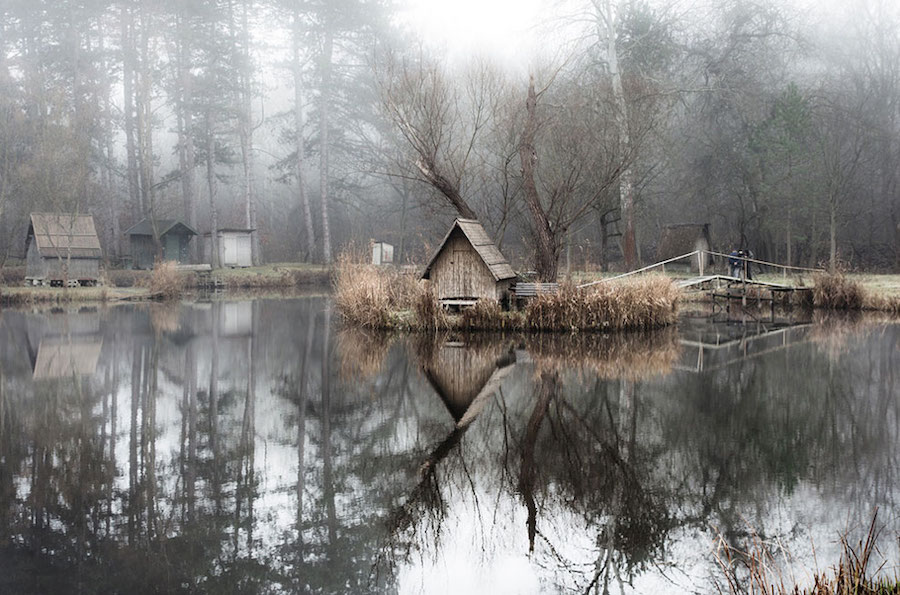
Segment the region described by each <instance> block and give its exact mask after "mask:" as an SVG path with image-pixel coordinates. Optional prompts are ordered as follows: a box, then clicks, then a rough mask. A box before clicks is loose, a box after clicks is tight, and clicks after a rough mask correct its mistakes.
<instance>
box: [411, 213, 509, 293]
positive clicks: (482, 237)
mask: <svg viewBox="0 0 900 595" xmlns="http://www.w3.org/2000/svg"><path fill="white" fill-rule="evenodd" d="M457 228H459V230H460V231H462V233H463V234H464V235H465V236H466V239H467V240H469V243H470V244H472V247H473V248H475V252H477V253H478V256H480V257H481V260H482V261H483V262H484V264H485V266H487V268H488V270H489V271H490V272H491V275H493V277H494V281H503V280H504V279H514V278H515V276H516V272H515V271H514V270H513V268H512V267H511V266H510V265H509V261H508V260H506V257H505V256H503V254H501V253H500V250H498V249H497V246H496V245H495V244H494V242H493V241H492V240H491V238H490V236H489V235H488V234H487V232H486V231H484V227H482V226H481V223H479V222H478V221H476V220H475V219H457V220H456V221H454V222H453V225H452V226H450V231H448V232H447V235H445V236H444V239H443V240H441V243H440V244H439V245H438V247H437V250H435V251H434V254H433V255H432V257H431V258H430V259H429V261H428V264H427V265H426V266H425V270H424V271H423V272H422V279H428V278H429V277H430V276H431V267H432V265H434V261H435V259H437V257H438V254H440V253H441V250H443V249H444V246H445V245H446V244H447V240H449V239H450V236H451V235H453V231H454V230H455V229H457Z"/></svg>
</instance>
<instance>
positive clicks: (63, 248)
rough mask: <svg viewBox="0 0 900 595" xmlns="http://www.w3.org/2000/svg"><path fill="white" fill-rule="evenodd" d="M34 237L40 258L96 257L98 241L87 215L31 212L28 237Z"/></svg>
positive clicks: (91, 221) (92, 219)
mask: <svg viewBox="0 0 900 595" xmlns="http://www.w3.org/2000/svg"><path fill="white" fill-rule="evenodd" d="M32 234H33V235H34V239H35V242H36V243H37V247H38V251H39V253H40V255H41V256H42V257H44V258H57V257H68V256H71V257H72V258H100V257H101V255H102V254H101V250H100V238H98V237H97V229H96V228H95V227H94V218H93V217H92V216H90V215H76V214H74V213H32V214H31V227H30V228H29V230H28V235H29V236H31V235H32Z"/></svg>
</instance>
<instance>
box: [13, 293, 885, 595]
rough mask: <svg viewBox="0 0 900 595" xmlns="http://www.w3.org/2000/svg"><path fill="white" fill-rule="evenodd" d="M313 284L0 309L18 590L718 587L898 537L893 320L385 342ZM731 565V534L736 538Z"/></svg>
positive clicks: (790, 576) (791, 575)
mask: <svg viewBox="0 0 900 595" xmlns="http://www.w3.org/2000/svg"><path fill="white" fill-rule="evenodd" d="M337 318H338V317H337V314H336V313H335V312H334V311H333V308H332V306H331V305H330V303H329V302H328V301H327V300H326V299H324V298H297V299H279V300H275V299H273V300H252V301H224V302H213V303H209V302H207V303H184V304H177V305H168V306H162V305H153V306H138V305H135V306H121V307H110V308H81V309H78V308H65V309H57V310H52V311H40V312H23V311H11V310H5V311H3V312H2V313H0V593H62V592H79V593H112V592H124V593H128V592H135V593H142V592H209V593H306V592H310V593H368V592H374V593H395V592H397V593H555V592H582V593H584V592H598V593H604V592H612V593H619V592H624V593H631V592H634V593H662V592H666V593H705V592H710V591H715V590H716V588H717V587H716V585H717V584H718V585H723V586H724V574H723V573H722V571H721V570H720V569H719V566H718V565H717V562H716V552H717V545H720V544H721V543H728V544H730V545H732V546H733V547H737V548H742V549H746V548H748V547H750V546H751V545H752V544H753V543H754V542H756V543H759V544H762V545H763V546H764V547H765V548H767V549H768V551H769V552H770V553H771V554H772V556H773V561H772V564H773V568H775V570H773V572H781V573H782V576H783V577H784V580H785V582H788V583H789V582H792V581H794V580H798V581H801V582H802V581H804V580H807V579H808V577H809V572H810V571H811V570H814V569H819V570H825V569H827V568H829V567H831V566H832V565H833V564H835V563H836V562H837V561H838V559H839V551H840V549H839V543H838V541H839V538H840V536H841V535H844V534H847V535H848V536H849V538H850V539H851V540H857V539H859V538H861V537H862V535H863V534H864V532H865V529H866V528H867V527H868V524H869V523H870V521H871V520H872V517H873V514H874V513H875V511H876V509H877V510H878V516H877V523H878V525H879V526H880V527H883V531H882V533H881V536H882V539H881V542H880V547H881V550H880V555H881V556H884V557H886V558H887V560H889V562H888V564H887V566H886V567H885V571H886V572H889V573H893V572H895V571H896V570H897V561H898V560H900V552H898V551H897V536H898V535H900V512H898V508H897V495H898V491H900V490H898V488H900V475H898V471H900V460H898V453H900V434H898V430H900V348H898V347H900V325H898V324H896V323H889V322H875V321H866V320H860V319H847V318H835V319H827V318H826V319H818V318H811V319H808V320H803V319H802V318H800V319H794V320H791V321H781V322H791V323H792V324H791V325H786V324H777V323H775V324H773V323H768V324H763V323H755V322H753V323H745V324H740V323H738V322H735V321H731V322H728V321H726V320H724V319H721V318H719V319H718V320H717V321H715V322H714V321H711V320H710V319H707V318H698V317H695V316H694V317H685V318H684V319H683V320H682V322H681V323H680V324H679V326H678V328H677V329H674V328H673V329H667V330H663V331H659V332H656V333H651V334H628V335H617V336H604V335H590V334H588V335H585V334H582V335H578V336H573V337H569V336H551V335H543V336H530V337H522V336H518V337H511V336H507V337H504V336H486V335H479V336H476V337H470V338H465V337H460V336H442V337H435V338H425V337H420V336H412V337H385V336H379V335H369V334H365V333H361V332H353V331H347V330H341V328H340V325H339V324H337V323H338V320H337ZM718 551H719V553H720V557H721V550H718Z"/></svg>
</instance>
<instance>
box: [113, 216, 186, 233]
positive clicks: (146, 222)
mask: <svg viewBox="0 0 900 595" xmlns="http://www.w3.org/2000/svg"><path fill="white" fill-rule="evenodd" d="M179 225H180V226H181V227H183V228H184V229H185V230H187V231H188V233H190V234H191V235H198V234H197V231H196V230H195V229H194V228H192V227H191V226H190V225H188V224H187V223H185V222H184V221H181V220H179V219H157V220H156V229H157V230H159V237H163V236H164V235H166V234H167V233H169V232H170V231H172V230H173V229H175V227H177V226H179ZM125 235H127V236H152V235H153V222H152V221H150V219H143V220H141V221H140V222H138V223H136V224H135V225H132V226H131V227H129V228H128V229H126V230H125Z"/></svg>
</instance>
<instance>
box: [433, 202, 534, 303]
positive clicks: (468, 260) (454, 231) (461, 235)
mask: <svg viewBox="0 0 900 595" xmlns="http://www.w3.org/2000/svg"><path fill="white" fill-rule="evenodd" d="M421 278H422V279H429V280H430V281H431V284H432V287H433V288H434V294H435V296H436V297H437V298H438V299H439V300H440V301H441V303H442V304H444V305H449V306H461V305H470V304H474V303H475V301H476V300H478V299H492V300H501V299H504V298H505V297H506V296H507V294H508V293H509V287H510V285H511V284H512V283H513V281H515V278H516V273H515V271H513V268H512V267H511V266H510V264H509V261H507V260H506V258H505V257H504V256H503V254H501V253H500V250H498V249H497V246H496V245H495V244H494V242H493V241H492V240H491V238H490V236H488V234H487V232H486V231H484V227H482V226H481V223H479V222H478V221H475V220H474V219H457V220H456V221H454V222H453V225H452V226H451V227H450V231H448V232H447V235H446V236H444V239H443V240H442V241H441V243H440V244H439V245H438V248H437V250H436V251H435V253H434V255H433V256H432V257H431V260H429V261H428V264H427V265H426V267H425V270H424V272H423V273H422V277H421Z"/></svg>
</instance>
